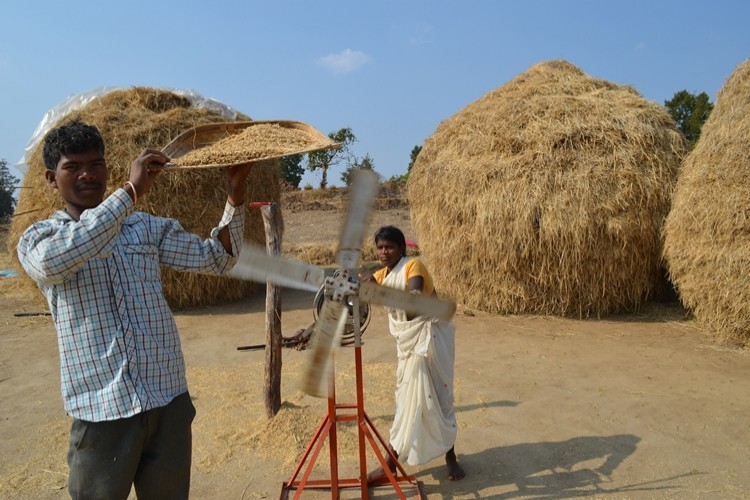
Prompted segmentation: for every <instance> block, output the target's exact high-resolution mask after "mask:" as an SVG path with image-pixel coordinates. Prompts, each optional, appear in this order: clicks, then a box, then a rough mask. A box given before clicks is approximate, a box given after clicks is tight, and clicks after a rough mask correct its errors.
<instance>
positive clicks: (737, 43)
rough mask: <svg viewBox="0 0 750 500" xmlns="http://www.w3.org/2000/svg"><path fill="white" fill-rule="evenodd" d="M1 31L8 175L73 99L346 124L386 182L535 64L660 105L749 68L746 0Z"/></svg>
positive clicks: (383, 0)
mask: <svg viewBox="0 0 750 500" xmlns="http://www.w3.org/2000/svg"><path fill="white" fill-rule="evenodd" d="M0 19H1V20H2V23H0V25H1V26H2V31H0V110H1V112H2V118H0V158H4V159H6V160H7V161H8V163H9V164H10V165H15V164H16V163H17V162H18V161H19V160H20V159H21V157H22V156H23V153H24V148H25V147H26V145H27V143H28V141H29V139H30V138H31V136H32V134H33V133H34V130H35V129H36V128H37V126H38V124H39V123H40V121H41V120H42V118H43V117H44V115H45V113H46V112H47V111H49V110H50V109H52V108H54V107H55V106H57V105H58V104H60V103H61V102H62V101H64V100H65V99H66V98H68V97H70V96H73V95H77V94H80V93H83V92H87V91H90V90H92V89H95V88H97V87H101V86H115V87H131V86H136V85H139V86H151V87H165V88H171V89H185V90H187V89H191V90H194V91H196V92H198V93H200V94H202V95H203V96H205V97H210V98H213V99H217V100H219V101H221V102H223V103H225V104H227V105H229V106H231V107H233V108H235V109H237V110H239V111H241V112H243V113H245V114H247V115H249V116H251V117H252V118H253V119H295V120H302V121H306V122H308V123H310V124H312V125H313V126H315V127H317V128H318V129H320V130H321V131H323V132H324V133H329V132H332V131H334V130H338V129H339V128H341V127H351V129H352V131H353V132H354V134H355V135H356V136H357V139H358V141H357V142H356V143H355V144H354V148H353V150H354V152H355V154H357V155H358V156H360V157H361V156H364V155H365V154H369V155H370V156H371V157H372V159H373V160H374V164H375V169H376V170H377V171H378V172H379V173H380V174H381V175H383V176H384V177H386V178H388V177H390V176H392V175H400V174H403V173H405V171H406V167H407V165H408V162H409V153H410V152H411V150H412V148H413V147H414V146H415V145H418V144H422V143H423V141H424V140H425V139H426V138H427V137H429V136H430V135H431V134H432V133H433V132H434V131H435V129H436V127H437V126H438V125H439V123H440V122H441V121H442V120H445V119H448V118H450V117H451V116H453V115H454V114H455V113H457V112H458V111H460V110H461V109H462V108H463V107H464V106H466V105H467V104H469V103H471V102H473V101H475V100H476V99H478V98H480V97H481V96H482V95H484V94H485V93H487V92H488V91H490V90H492V89H494V88H497V87H499V86H501V85H502V84H504V83H506V82H507V81H509V80H510V79H512V78H513V77H515V76H516V75H518V74H519V73H522V72H524V71H526V70H527V69H528V68H529V67H530V66H532V65H534V64H536V63H538V62H542V61H548V60H552V59H565V60H567V61H569V62H571V63H573V64H575V65H576V66H578V67H579V68H581V69H582V70H583V71H585V72H586V73H588V74H589V75H591V76H594V77H597V78H603V79H606V80H610V81H612V82H615V83H618V84H623V85H632V86H633V87H634V88H635V89H636V90H638V91H639V92H640V93H641V95H643V96H644V97H645V98H646V99H649V100H652V101H655V102H657V103H659V104H662V103H663V102H664V101H665V100H667V99H670V98H671V97H672V96H673V95H674V93H675V92H677V91H679V90H683V89H685V90H688V91H690V92H694V93H698V92H706V93H708V94H709V96H710V98H711V100H712V101H713V100H715V97H716V93H717V91H718V90H719V89H720V87H721V85H722V84H723V83H724V81H725V80H726V78H727V77H728V76H729V75H730V74H731V72H732V71H733V70H734V69H735V68H736V67H737V65H739V64H740V63H741V62H742V61H744V60H745V59H747V58H748V57H750V28H748V20H749V19H750V2H747V1H746V0H715V1H713V2H699V1H696V0H661V1H659V0H630V1H627V2H623V1H619V2H618V1H610V0H599V1H587V0H578V1H574V0H567V1H566V0H556V1H555V0H515V1H510V0H505V1H504V0H455V1H442V0H432V1H427V0H413V1H411V0H400V1H396V0H370V1H357V0H350V1H340V2H329V1H325V0H315V1H313V0H293V1H284V0H273V1H268V0H266V1H264V2H256V1H250V0H246V1H238V0H237V1H222V0H214V1H212V2H197V1H191V0H181V1H179V2H178V1H172V0H163V1H160V0H151V1H148V2H147V1H141V0H130V1H118V2H114V1H107V0H100V1H88V2H86V1H80V0H67V1H57V0H56V1H52V0H45V1H38V0H7V1H4V2H3V3H2V6H0ZM154 146H157V147H161V146H163V144H162V145H154ZM341 170H342V167H338V168H336V169H334V170H333V171H332V172H330V173H329V180H330V181H331V182H332V183H333V184H339V185H340V184H341V183H340V181H339V177H340V174H341ZM11 171H12V173H14V174H15V175H17V176H18V175H19V173H18V171H16V170H15V169H12V170H11ZM319 180H320V177H319V174H318V173H312V174H307V175H306V176H305V178H304V179H303V182H302V184H303V185H304V184H306V183H310V184H312V185H313V186H317V184H318V182H319Z"/></svg>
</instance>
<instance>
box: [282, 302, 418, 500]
mask: <svg viewBox="0 0 750 500" xmlns="http://www.w3.org/2000/svg"><path fill="white" fill-rule="evenodd" d="M353 310H354V311H355V312H354V324H355V325H359V324H360V323H359V304H358V303H357V302H356V301H355V303H354V307H353ZM354 360H355V370H356V384H357V402H356V404H337V403H336V393H335V374H334V373H333V370H332V373H331V378H330V381H329V386H328V412H327V414H326V415H325V416H324V417H323V421H322V422H321V423H320V425H319V426H318V429H317V430H316V431H315V434H314V435H313V437H312V439H311V440H310V443H309V444H308V445H307V449H306V450H305V453H304V454H303V455H302V458H301V459H300V461H299V462H298V463H297V467H296V468H295V469H294V472H293V473H292V476H291V478H290V479H289V481H286V482H285V483H283V486H282V488H281V497H280V498H281V499H287V498H289V493H290V492H291V491H292V490H295V491H294V493H295V494H294V497H293V498H294V499H298V498H301V496H302V492H303V491H304V489H305V488H311V489H330V490H331V498H333V499H334V500H336V499H338V498H339V492H340V490H341V489H343V488H357V487H358V488H359V489H360V497H359V498H362V499H364V500H367V498H368V495H369V489H368V484H367V456H366V449H365V441H367V443H369V445H370V446H371V448H372V450H373V452H374V453H375V456H376V457H377V459H378V462H379V463H380V466H381V467H383V470H384V471H385V473H386V476H387V481H385V480H383V481H381V482H379V483H378V484H377V485H371V486H381V485H388V484H390V485H391V486H392V487H393V490H394V491H395V492H396V494H397V495H398V497H399V498H401V499H405V498H406V496H405V495H404V492H403V490H402V488H401V486H400V485H401V484H404V483H408V485H410V486H411V487H413V489H414V492H415V493H414V498H418V499H421V498H422V494H421V490H422V483H421V481H417V480H416V477H415V476H413V475H411V476H410V475H407V474H406V471H405V470H404V468H403V467H402V466H401V464H400V463H399V461H398V459H397V458H396V456H395V455H394V454H393V453H392V452H391V448H390V446H389V445H388V443H387V442H386V441H385V440H384V439H383V438H382V436H381V435H380V434H379V433H378V431H377V429H375V426H374V425H373V424H372V421H371V420H370V418H369V417H368V416H367V414H366V413H365V408H364V389H363V381H362V351H361V339H360V332H357V334H356V335H355V338H354ZM352 410H355V412H354V413H352ZM347 412H348V413H347ZM353 421H356V422H357V435H358V441H359V477H354V478H340V477H339V470H338V450H337V441H336V424H337V423H339V422H353ZM326 438H328V445H329V450H330V466H331V467H330V471H331V476H330V479H310V475H311V473H312V470H313V467H314V466H315V461H316V460H317V459H318V455H319V454H320V450H321V449H322V448H323V445H324V444H325V440H326ZM376 438H377V441H376ZM378 443H379V445H378ZM380 447H382V449H383V450H385V453H383V452H382V451H381V448H380ZM386 454H387V456H389V457H390V459H391V461H392V462H393V463H394V464H395V465H396V471H395V473H394V472H391V470H390V468H389V467H388V465H387V461H386ZM305 463H307V467H306V468H305V470H304V473H303V474H302V478H301V479H299V480H298V479H297V477H298V476H299V474H300V472H301V471H302V468H303V467H304V466H305Z"/></svg>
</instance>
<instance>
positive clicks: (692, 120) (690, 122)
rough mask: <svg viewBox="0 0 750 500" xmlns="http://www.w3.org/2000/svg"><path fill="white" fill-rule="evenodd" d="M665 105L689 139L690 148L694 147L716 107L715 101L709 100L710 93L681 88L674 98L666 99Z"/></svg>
mask: <svg viewBox="0 0 750 500" xmlns="http://www.w3.org/2000/svg"><path fill="white" fill-rule="evenodd" d="M664 106H665V107H666V108H667V111H668V112H669V114H670V115H671V116H672V118H674V121H675V122H677V128H678V129H679V130H680V132H682V133H683V135H684V136H685V139H687V141H688V144H689V145H690V149H693V148H694V147H695V144H696V143H697V142H698V138H699V137H700V135H701V129H702V128H703V124H704V123H706V120H708V117H709V115H711V111H712V110H713V109H714V105H713V103H711V101H709V100H708V94H706V93H705V92H701V93H700V94H698V95H694V94H691V93H690V92H688V91H687V90H680V91H679V92H677V93H676V94H675V95H674V96H673V97H672V99H670V100H669V101H664Z"/></svg>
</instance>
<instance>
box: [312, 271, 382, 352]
mask: <svg viewBox="0 0 750 500" xmlns="http://www.w3.org/2000/svg"><path fill="white" fill-rule="evenodd" d="M358 291H359V282H358V281H357V280H356V279H355V278H354V277H353V276H351V273H350V272H349V270H348V269H337V270H336V271H334V273H333V276H331V277H327V278H326V280H325V283H324V284H323V286H321V287H320V289H319V290H318V293H317V294H315V299H314V300H313V318H314V319H315V322H316V323H317V322H318V316H319V315H320V311H321V310H322V309H323V303H324V302H325V301H326V300H336V301H337V302H341V303H342V304H344V305H345V306H346V309H347V321H346V325H345V327H344V332H343V333H342V335H341V344H342V345H349V344H351V343H352V342H354V336H355V334H356V333H357V330H356V328H355V319H354V316H355V314H354V300H353V297H355V296H356V294H357V293H358ZM369 324H370V304H368V303H366V302H360V303H359V335H360V336H361V335H362V334H363V333H365V330H366V329H367V326H368V325H369Z"/></svg>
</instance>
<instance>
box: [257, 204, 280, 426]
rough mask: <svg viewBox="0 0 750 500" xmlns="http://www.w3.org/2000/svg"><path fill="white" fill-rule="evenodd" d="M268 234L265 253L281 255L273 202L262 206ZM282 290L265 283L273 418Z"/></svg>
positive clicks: (269, 395)
mask: <svg viewBox="0 0 750 500" xmlns="http://www.w3.org/2000/svg"><path fill="white" fill-rule="evenodd" d="M260 212H261V214H262V216H263V226H264V227H265V231H266V251H267V252H268V255H270V256H278V255H280V254H281V216H280V215H279V207H278V205H277V204H275V203H273V204H270V205H265V206H262V207H260ZM281 339H282V335H281V287H280V286H277V285H275V284H273V283H271V282H270V281H269V282H266V346H267V347H268V348H267V349H266V370H265V375H264V378H263V382H264V391H265V404H266V416H267V417H268V418H272V417H273V416H274V415H276V414H277V413H278V412H279V409H280V408H281Z"/></svg>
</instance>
